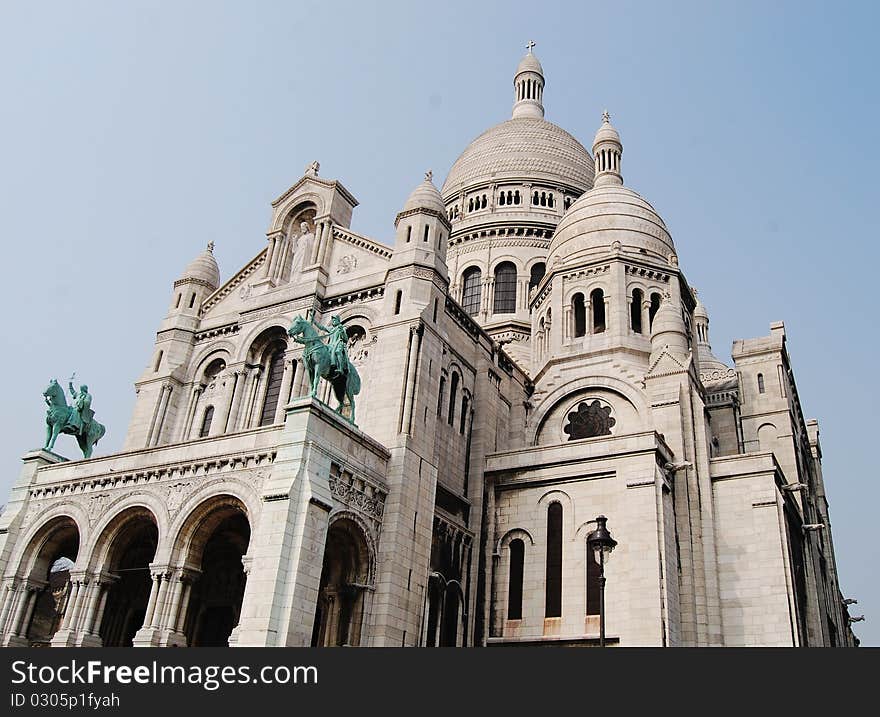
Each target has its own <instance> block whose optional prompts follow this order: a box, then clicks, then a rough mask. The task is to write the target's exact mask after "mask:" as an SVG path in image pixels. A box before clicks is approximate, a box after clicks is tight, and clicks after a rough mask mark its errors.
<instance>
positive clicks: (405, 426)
mask: <svg viewBox="0 0 880 717" xmlns="http://www.w3.org/2000/svg"><path fill="white" fill-rule="evenodd" d="M422 333H423V328H422V325H421V324H418V325H417V326H412V327H410V330H409V360H408V361H407V371H406V392H405V393H404V398H403V420H402V421H401V426H400V432H401V433H407V434H408V433H409V430H410V422H411V420H412V411H413V403H414V401H415V398H414V394H415V383H416V368H417V364H418V361H419V348H420V345H421V342H422Z"/></svg>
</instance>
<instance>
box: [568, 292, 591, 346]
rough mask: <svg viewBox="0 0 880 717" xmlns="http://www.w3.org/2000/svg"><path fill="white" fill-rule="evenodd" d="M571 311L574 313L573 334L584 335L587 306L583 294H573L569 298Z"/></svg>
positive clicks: (585, 331) (576, 335)
mask: <svg viewBox="0 0 880 717" xmlns="http://www.w3.org/2000/svg"><path fill="white" fill-rule="evenodd" d="M571 311H572V314H573V315H574V335H575V337H578V336H584V335H585V334H586V333H587V307H586V304H585V303H584V295H583V294H580V293H578V294H575V295H574V296H573V297H572V299H571Z"/></svg>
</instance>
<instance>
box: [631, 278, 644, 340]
mask: <svg viewBox="0 0 880 717" xmlns="http://www.w3.org/2000/svg"><path fill="white" fill-rule="evenodd" d="M643 296H644V294H642V290H641V289H633V298H632V303H631V304H630V305H629V323H630V326H632V330H633V331H634V332H635V333H637V334H640V333H642V301H643V298H642V297H643Z"/></svg>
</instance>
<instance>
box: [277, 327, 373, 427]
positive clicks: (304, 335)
mask: <svg viewBox="0 0 880 717" xmlns="http://www.w3.org/2000/svg"><path fill="white" fill-rule="evenodd" d="M332 324H333V327H332V328H327V327H324V326H321V325H320V324H315V323H314V321H312V320H309V319H304V318H303V317H302V316H297V317H296V318H295V319H294V320H293V323H292V324H291V326H290V328H289V329H288V330H287V334H288V336H290V337H291V338H292V339H293V340H294V341H296V342H297V343H300V344H303V346H304V347H305V348H304V349H303V362H304V363H305V365H306V370H307V371H308V372H309V383H310V385H311V392H310V394H309V395H310V396H312V397H313V398H314V397H315V396H317V393H318V381H319V379H322V378H324V379H327V381H328V382H329V383H330V385H331V386H332V388H333V393H334V394H335V395H336V400H337V401H339V405H338V406H337V407H336V413H338V414H340V415H342V410H343V408H344V407H345V403H346V401H347V402H348V405H349V406H350V408H351V415H350V416H349V417H348V421H349V422H350V423H351V424H352V425H354V397H355V396H356V395H357V394H358V393H360V391H361V377H360V376H359V375H358V372H357V369H356V368H355V367H354V366H353V365H352V363H351V361H349V359H348V352H347V350H346V346H345V337H346V336H347V335H346V333H345V327H344V326H342V324H341V323H340V322H339V320H338V319H337V318H336V317H334V321H333V322H332ZM318 328H320V329H322V330H323V331H325V332H326V333H328V334H330V338H331V346H333V348H331V346H327V345H326V344H325V343H324V339H323V337H322V336H321V335H320V334H319V333H318V331H317V329H318ZM340 365H341V366H344V367H345V368H344V369H342V370H340Z"/></svg>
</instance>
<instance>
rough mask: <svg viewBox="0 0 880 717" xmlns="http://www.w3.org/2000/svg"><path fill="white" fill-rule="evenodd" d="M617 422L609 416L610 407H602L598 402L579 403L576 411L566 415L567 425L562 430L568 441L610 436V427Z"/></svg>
mask: <svg viewBox="0 0 880 717" xmlns="http://www.w3.org/2000/svg"><path fill="white" fill-rule="evenodd" d="M615 423H617V421H616V420H615V419H614V418H613V417H612V416H611V406H603V405H602V403H601V402H600V401H598V400H595V399H594V400H593V401H590V402H589V403H587V402H586V401H581V402H580V403H579V404H578V407H577V409H575V410H574V411H572V412H571V413H569V414H568V425H567V426H566V427H565V428H564V429H563V430H564V431H565V432H566V433H567V434H568V440H570V441H574V440H576V439H578V438H594V437H595V436H610V435H611V427H612V426H613V425H614V424H615Z"/></svg>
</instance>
